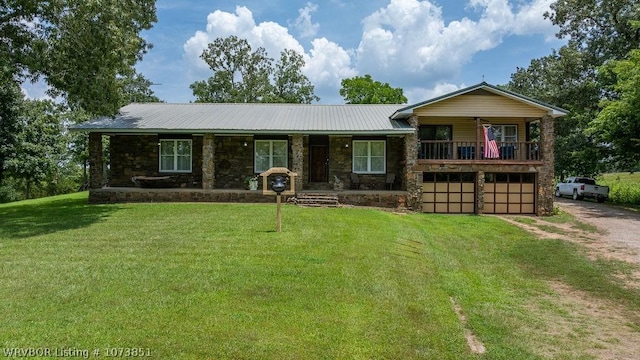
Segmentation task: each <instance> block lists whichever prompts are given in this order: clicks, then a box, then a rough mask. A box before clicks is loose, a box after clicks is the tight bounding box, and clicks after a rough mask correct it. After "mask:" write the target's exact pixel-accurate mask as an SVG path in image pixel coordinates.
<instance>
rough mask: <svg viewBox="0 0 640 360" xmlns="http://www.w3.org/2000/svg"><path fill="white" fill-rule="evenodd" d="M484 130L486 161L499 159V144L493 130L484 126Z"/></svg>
mask: <svg viewBox="0 0 640 360" xmlns="http://www.w3.org/2000/svg"><path fill="white" fill-rule="evenodd" d="M482 128H483V129H484V158H485V159H497V158H499V157H500V150H498V144H496V139H495V138H494V137H493V130H491V127H489V126H483V127H482Z"/></svg>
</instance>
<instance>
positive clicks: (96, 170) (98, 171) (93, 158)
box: [89, 132, 104, 189]
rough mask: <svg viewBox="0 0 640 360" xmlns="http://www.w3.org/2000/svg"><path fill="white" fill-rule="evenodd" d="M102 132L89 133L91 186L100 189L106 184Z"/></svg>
mask: <svg viewBox="0 0 640 360" xmlns="http://www.w3.org/2000/svg"><path fill="white" fill-rule="evenodd" d="M103 167H104V161H103V159H102V134H101V133H93V132H92V133H89V188H91V189H100V188H102V184H104V173H103V171H102V170H103Z"/></svg>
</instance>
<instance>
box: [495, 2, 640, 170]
mask: <svg viewBox="0 0 640 360" xmlns="http://www.w3.org/2000/svg"><path fill="white" fill-rule="evenodd" d="M639 16H640V7H638V5H637V4H635V3H634V2H632V1H628V0H611V1H592V0H560V1H556V2H554V3H553V4H552V5H551V12H548V13H546V14H545V17H547V18H549V19H551V21H552V22H553V23H554V24H555V25H558V26H559V27H560V31H559V32H558V34H557V36H558V37H559V38H569V41H568V44H567V45H566V46H563V47H562V48H560V50H559V51H554V52H553V53H552V54H551V55H549V56H546V57H543V58H540V59H534V60H532V61H531V64H530V66H529V67H528V68H525V69H521V68H519V69H517V71H516V73H514V74H512V76H511V81H510V82H509V84H508V85H507V88H509V89H510V90H512V91H515V92H519V93H522V94H525V95H529V96H531V97H534V98H537V99H540V100H543V101H546V102H549V103H551V104H554V105H557V106H560V107H563V108H565V109H567V110H569V111H570V114H569V116H565V117H563V118H560V119H558V120H557V121H556V122H555V135H556V141H555V144H556V147H555V159H556V161H555V171H556V174H559V175H560V176H563V175H567V174H570V173H571V174H580V175H594V174H597V173H599V172H602V171H605V170H607V167H608V166H609V165H608V164H607V160H608V159H609V158H610V154H609V152H610V150H611V148H610V147H609V146H607V144H606V143H604V142H603V141H602V139H601V138H600V137H599V136H597V135H598V134H597V133H595V132H594V131H591V130H588V129H590V128H591V125H590V123H591V122H592V121H593V120H594V119H595V118H596V117H597V116H598V113H599V111H600V108H599V106H598V104H599V103H600V102H601V101H602V100H604V99H606V98H609V97H612V96H616V94H615V92H614V91H612V90H611V88H612V87H611V85H612V82H613V81H615V80H614V77H612V76H604V74H602V73H601V71H600V70H599V68H600V66H601V65H602V64H603V63H605V62H607V61H611V60H619V59H621V58H623V57H624V56H625V55H626V54H627V53H628V52H629V50H630V49H632V48H638V47H639V45H640V32H639V31H638V28H635V27H634V26H633V21H632V20H633V19H638V17H639Z"/></svg>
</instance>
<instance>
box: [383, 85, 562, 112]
mask: <svg viewBox="0 0 640 360" xmlns="http://www.w3.org/2000/svg"><path fill="white" fill-rule="evenodd" d="M479 89H483V90H486V91H489V92H492V93H494V94H498V95H502V96H505V97H508V98H510V99H513V100H516V101H520V102H524V103H527V104H529V105H531V106H534V107H537V108H539V109H543V110H546V111H547V112H548V113H549V115H551V116H552V117H554V118H555V117H560V116H565V115H567V114H569V111H567V110H565V109H562V108H559V107H556V106H553V105H550V104H547V103H544V102H542V101H538V100H535V99H533V98H530V97H527V96H524V95H520V94H516V93H514V92H512V91H509V90H506V89H502V88H499V87H497V86H494V85H491V84H488V83H486V82H481V83H480V84H477V85H473V86H469V87H467V88H464V89H460V90H457V91H454V92H450V93H448V94H444V95H442V96H438V97H435V98H432V99H429V100H426V101H422V102H419V103H417V104H413V105H409V106H404V107H403V108H401V109H398V110H397V111H396V112H394V113H393V115H391V119H404V118H406V117H408V116H410V115H411V114H412V113H413V111H414V110H415V109H417V108H420V107H423V106H427V105H431V104H434V103H437V102H440V101H443V100H447V99H450V98H453V97H456V96H459V95H464V94H467V93H470V92H472V91H476V90H479Z"/></svg>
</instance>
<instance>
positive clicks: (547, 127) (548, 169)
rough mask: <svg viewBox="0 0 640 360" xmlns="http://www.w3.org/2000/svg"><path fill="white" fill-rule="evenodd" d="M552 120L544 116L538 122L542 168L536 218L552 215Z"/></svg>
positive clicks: (553, 173)
mask: <svg viewBox="0 0 640 360" xmlns="http://www.w3.org/2000/svg"><path fill="white" fill-rule="evenodd" d="M553 127H554V126H553V118H552V117H551V116H546V117H544V118H542V120H541V121H540V148H541V149H542V164H543V165H542V167H541V168H540V173H539V175H538V189H537V190H538V213H537V215H538V216H546V215H553V196H554V195H553V191H554V190H553V187H554V176H555V172H554V153H553V148H554V139H553Z"/></svg>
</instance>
